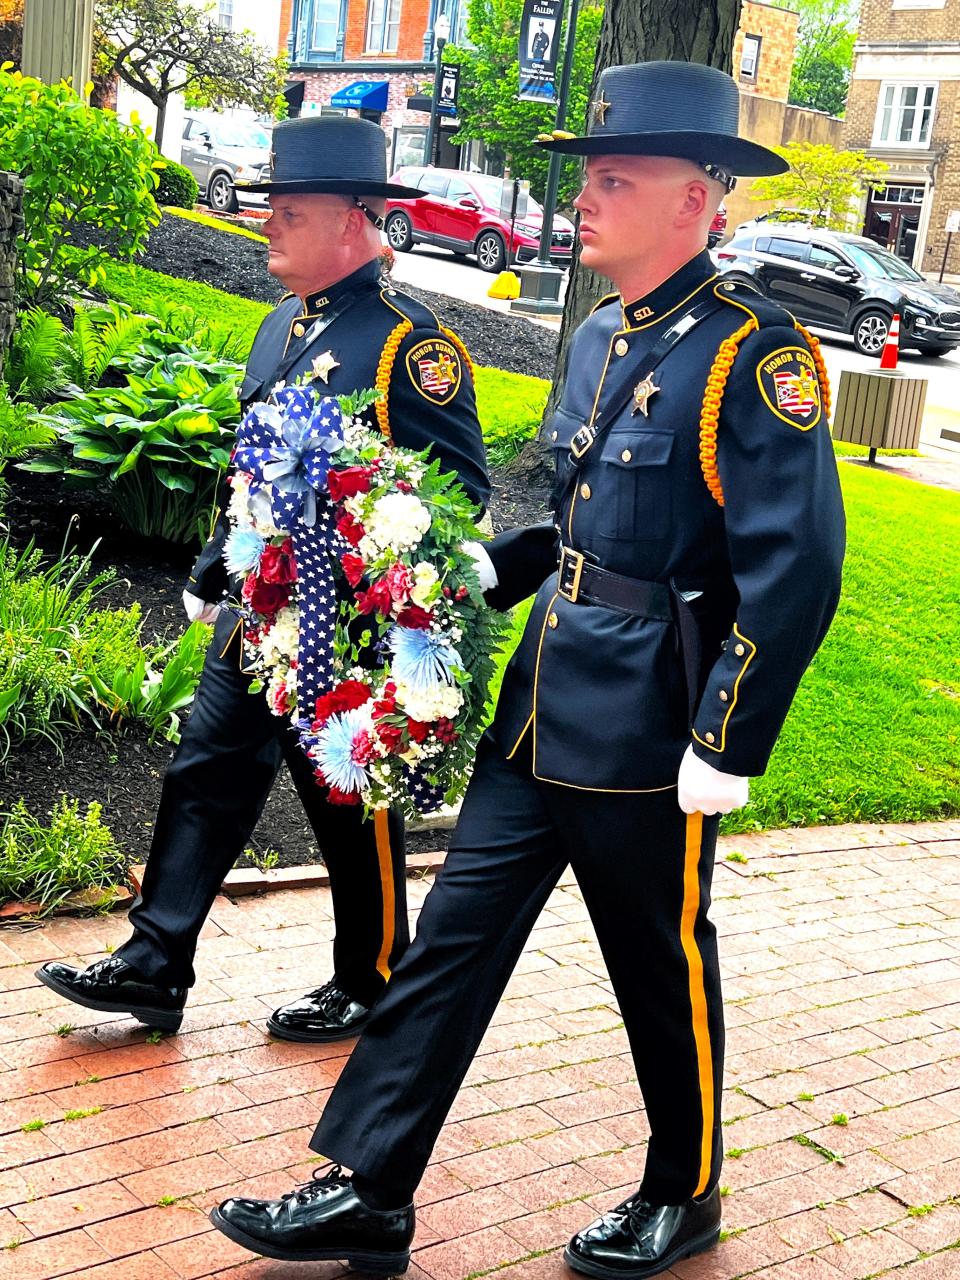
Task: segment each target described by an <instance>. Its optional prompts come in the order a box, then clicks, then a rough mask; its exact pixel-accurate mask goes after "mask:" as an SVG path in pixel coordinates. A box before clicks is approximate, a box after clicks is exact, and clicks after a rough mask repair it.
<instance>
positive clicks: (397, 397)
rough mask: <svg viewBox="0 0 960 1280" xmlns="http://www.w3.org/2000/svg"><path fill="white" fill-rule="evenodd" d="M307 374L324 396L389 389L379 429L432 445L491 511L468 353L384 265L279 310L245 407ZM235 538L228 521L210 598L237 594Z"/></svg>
mask: <svg viewBox="0 0 960 1280" xmlns="http://www.w3.org/2000/svg"><path fill="white" fill-rule="evenodd" d="M301 374H313V375H314V385H315V386H316V388H317V389H318V390H319V391H320V392H321V393H322V394H327V393H329V394H330V395H333V396H335V395H346V394H349V393H350V392H353V391H358V390H363V389H364V388H373V387H376V388H378V389H379V390H381V391H382V392H383V393H384V397H383V399H382V400H381V402H380V403H379V404H378V405H376V406H374V408H371V409H368V410H367V411H366V415H365V416H366V417H367V418H368V419H369V420H370V425H371V426H379V428H380V430H381V431H382V432H383V433H384V434H385V435H386V436H387V437H388V439H390V440H392V441H393V442H394V443H395V444H397V445H401V446H402V447H404V448H407V449H416V450H421V449H426V448H427V447H428V446H431V447H432V451H433V456H434V457H437V458H439V459H440V461H441V463H442V469H443V470H444V471H453V472H456V474H457V476H458V477H459V479H460V481H461V483H462V484H463V487H464V489H465V490H466V491H467V493H468V494H469V496H470V498H471V499H472V500H473V501H474V502H476V503H477V504H478V505H479V506H481V507H484V506H486V503H487V499H488V498H489V496H490V482H489V480H488V478H487V471H486V457H485V453H484V448H483V439H482V436H481V433H480V424H479V423H478V421H477V406H476V397H475V395H474V387H473V373H472V368H471V364H470V358H469V356H468V355H467V351H466V348H465V347H464V346H463V344H462V343H461V342H460V340H459V338H457V337H456V335H455V334H453V333H451V332H450V331H449V330H448V329H444V328H443V327H442V326H441V324H440V321H439V320H438V319H437V317H436V316H435V315H434V314H433V312H432V311H431V310H430V309H429V308H428V307H425V306H423V305H422V304H421V303H419V302H417V301H415V300H414V299H413V298H410V297H408V296H407V295H406V294H404V293H400V292H399V291H398V290H396V289H394V288H393V287H392V286H389V285H385V284H384V282H383V281H382V280H381V278H380V272H379V267H378V264H377V263H376V262H370V263H367V264H366V265H365V266H363V267H361V268H360V269H359V271H355V272H353V274H352V275H349V276H347V277H346V278H345V279H343V280H340V281H338V282H337V283H336V284H334V285H331V286H330V287H329V288H327V289H325V290H324V291H323V292H322V293H317V294H313V295H311V296H310V297H309V298H307V300H306V305H304V304H303V303H302V302H301V300H300V298H298V297H296V296H293V295H290V296H288V297H286V298H284V299H282V301H281V302H280V303H279V304H278V306H277V307H276V308H275V309H274V310H273V311H271V312H270V314H269V315H268V316H267V317H266V318H265V319H264V321H263V324H261V326H260V328H259V330H258V331H257V336H256V338H255V339H254V342H253V347H252V348H251V351H250V358H249V360H248V361H247V370H246V376H245V377H244V380H243V383H242V384H241V387H240V402H241V406H242V409H244V410H245V409H246V407H247V405H248V404H250V403H251V402H252V401H254V400H261V399H266V397H267V396H268V395H269V393H270V391H271V390H272V388H273V387H274V385H275V384H276V383H277V382H278V381H283V382H293V381H294V380H295V379H296V378H297V377H298V376H299V375H301ZM224 505H226V504H224ZM228 533H229V526H228V523H227V520H226V517H225V516H223V515H220V516H219V517H218V519H217V522H216V525H215V527H214V531H213V534H212V536H211V538H210V541H209V542H208V543H207V545H206V546H205V547H204V549H203V551H202V552H201V554H200V558H199V560H198V561H197V563H196V565H195V566H194V569H193V572H192V573H191V576H190V583H189V590H190V591H191V592H192V593H193V594H194V595H196V596H199V597H200V598H201V599H203V600H208V601H211V602H212V601H217V600H219V599H220V598H221V597H222V596H223V595H224V594H225V593H226V592H227V590H228V589H229V583H228V578H227V572H226V568H225V566H224V564H223V560H222V559H221V553H222V550H223V543H224V540H225V538H226V536H227V534H228Z"/></svg>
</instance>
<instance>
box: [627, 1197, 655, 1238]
mask: <svg viewBox="0 0 960 1280" xmlns="http://www.w3.org/2000/svg"><path fill="white" fill-rule="evenodd" d="M652 1207H653V1206H652V1205H649V1204H648V1203H647V1202H646V1200H644V1199H643V1198H642V1197H641V1196H634V1197H633V1199H632V1200H627V1201H626V1202H625V1203H624V1204H623V1205H622V1206H621V1209H622V1210H623V1211H624V1212H625V1213H626V1217H627V1221H628V1223H629V1224H630V1233H631V1235H632V1236H633V1238H634V1239H635V1240H636V1242H637V1243H638V1244H643V1243H644V1241H645V1240H646V1239H647V1237H648V1236H649V1235H650V1210H651V1208H652Z"/></svg>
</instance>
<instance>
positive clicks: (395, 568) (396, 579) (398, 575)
mask: <svg viewBox="0 0 960 1280" xmlns="http://www.w3.org/2000/svg"><path fill="white" fill-rule="evenodd" d="M383 580H384V582H385V583H386V584H387V589H388V590H389V592H390V595H391V598H392V599H394V600H406V598H407V596H408V595H409V594H410V592H411V591H412V590H413V574H412V573H411V572H410V570H409V569H408V568H407V566H406V565H405V564H402V563H401V562H400V561H399V560H398V561H397V562H396V564H392V565H391V566H390V568H389V569H388V570H387V572H386V573H385V575H384V578H383Z"/></svg>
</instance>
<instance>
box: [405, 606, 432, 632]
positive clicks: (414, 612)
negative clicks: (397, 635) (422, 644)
mask: <svg viewBox="0 0 960 1280" xmlns="http://www.w3.org/2000/svg"><path fill="white" fill-rule="evenodd" d="M432 621H433V614H432V613H431V612H430V610H429V609H421V608H420V606H419V605H418V604H409V605H407V607H406V609H401V611H400V613H399V614H398V615H397V622H398V623H399V624H400V626H401V627H411V628H412V629H413V630H414V631H426V630H428V628H429V626H430V623H431V622H432Z"/></svg>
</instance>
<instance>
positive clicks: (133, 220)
mask: <svg viewBox="0 0 960 1280" xmlns="http://www.w3.org/2000/svg"><path fill="white" fill-rule="evenodd" d="M9 66H10V64H9V63H7V64H5V65H4V66H3V67H0V169H9V170H11V171H12V172H14V173H19V174H20V175H21V177H22V178H23V179H24V192H23V218H24V224H25V226H24V233H23V235H22V236H21V237H20V239H19V240H18V242H17V274H18V280H17V293H18V295H19V297H20V298H21V299H23V300H24V301H27V302H32V303H34V304H36V305H43V304H44V303H46V302H49V301H52V300H53V299H55V298H59V297H62V295H63V293H64V292H65V291H66V290H69V288H70V287H71V286H73V285H76V284H82V285H86V286H87V287H92V286H96V285H98V284H100V283H102V281H103V279H104V278H105V275H106V263H107V262H108V261H109V259H110V258H120V259H129V258H132V257H133V256H134V255H135V254H137V253H138V252H139V251H140V250H141V249H142V248H143V247H144V245H145V243H146V239H147V235H148V234H149V232H150V228H151V227H154V226H156V224H157V223H158V222H159V221H160V213H159V210H158V209H157V204H156V201H155V200H154V198H153V190H154V187H155V186H156V183H157V175H156V172H155V170H156V169H157V168H158V167H159V156H158V155H157V148H156V147H155V146H154V144H153V143H152V142H151V141H150V139H149V138H148V137H147V136H146V135H145V134H144V132H143V130H142V129H139V128H137V127H135V126H133V125H124V124H121V123H120V121H119V120H118V119H117V117H116V115H115V114H114V112H112V111H99V110H97V109H96V108H95V107H88V106H87V105H86V103H85V102H84V101H83V99H82V98H81V97H80V96H79V94H77V93H76V92H75V91H74V90H73V89H72V88H71V87H70V85H69V84H67V83H66V82H64V83H62V84H57V85H49V84H43V83H42V82H41V81H40V80H35V79H32V78H31V77H29V76H24V75H21V74H20V72H19V71H14V72H11V71H10V70H9ZM108 248H109V253H108Z"/></svg>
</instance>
